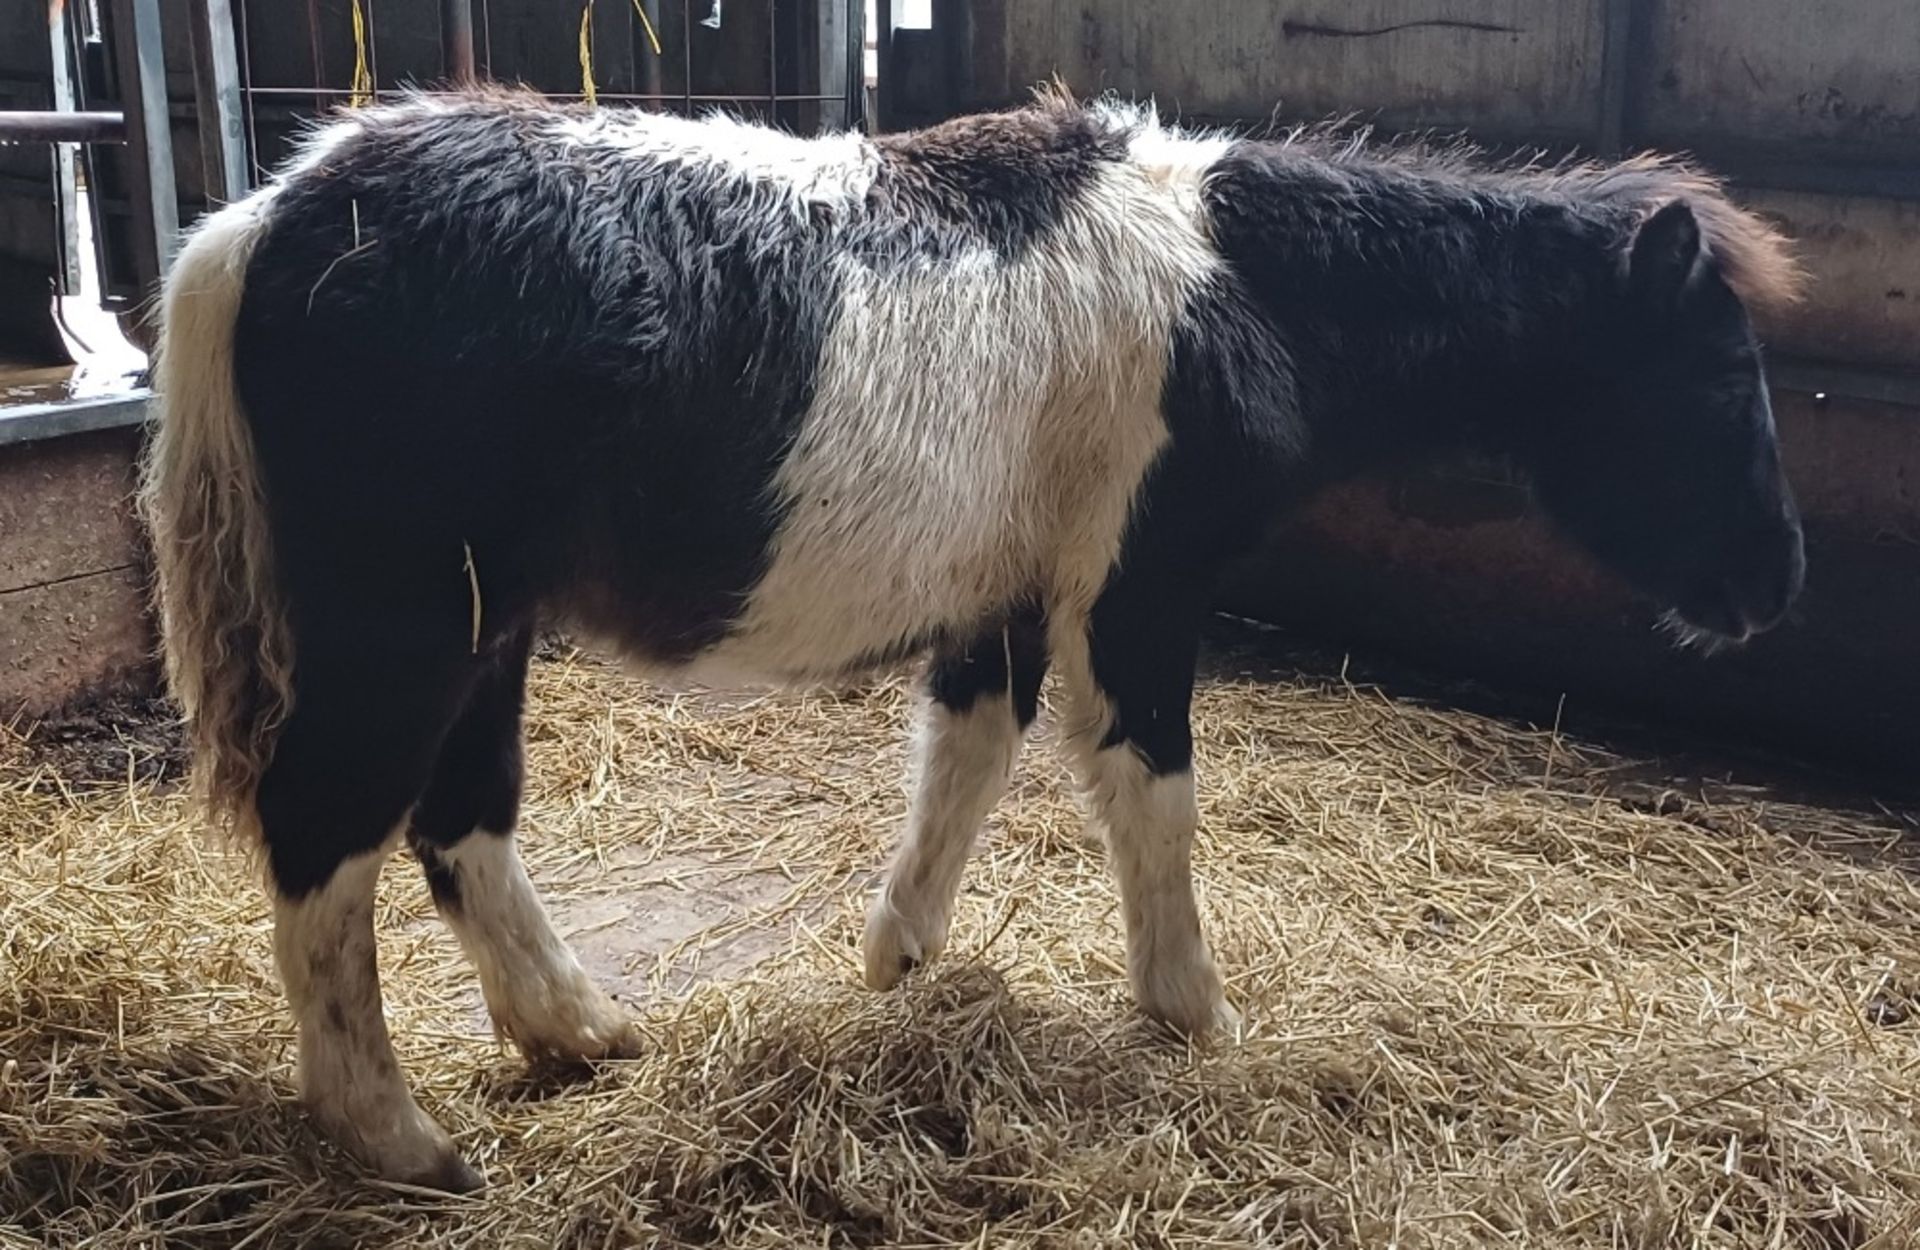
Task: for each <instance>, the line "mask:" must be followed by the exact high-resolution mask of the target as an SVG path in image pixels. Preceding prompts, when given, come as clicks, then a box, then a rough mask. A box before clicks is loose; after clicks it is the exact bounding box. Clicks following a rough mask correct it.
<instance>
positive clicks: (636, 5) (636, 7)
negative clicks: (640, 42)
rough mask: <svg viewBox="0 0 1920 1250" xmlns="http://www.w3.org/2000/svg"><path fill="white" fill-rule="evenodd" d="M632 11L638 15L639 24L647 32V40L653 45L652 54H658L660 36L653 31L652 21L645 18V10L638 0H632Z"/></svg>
mask: <svg viewBox="0 0 1920 1250" xmlns="http://www.w3.org/2000/svg"><path fill="white" fill-rule="evenodd" d="M633 11H634V12H635V13H638V14H639V15H640V26H641V28H642V29H644V30H645V31H646V32H647V42H648V43H650V44H652V45H653V54H654V55H655V56H659V55H660V54H661V53H660V36H659V35H656V34H654V33H653V23H652V22H651V21H649V20H647V10H646V7H645V6H644V5H642V4H641V3H640V0H633Z"/></svg>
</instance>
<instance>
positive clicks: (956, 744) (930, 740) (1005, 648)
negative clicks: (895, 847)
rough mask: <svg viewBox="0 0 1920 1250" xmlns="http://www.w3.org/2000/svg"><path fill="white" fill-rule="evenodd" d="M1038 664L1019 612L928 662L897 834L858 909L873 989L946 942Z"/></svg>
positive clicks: (1032, 696) (1036, 633) (1041, 668)
mask: <svg viewBox="0 0 1920 1250" xmlns="http://www.w3.org/2000/svg"><path fill="white" fill-rule="evenodd" d="M1046 664H1047V652H1046V641H1045V627H1044V624H1043V623H1042V622H1041V621H1040V620H1038V619H1037V618H1036V617H1032V616H1026V615H1023V616H1019V617H1016V618H1015V619H1014V620H1012V621H1011V622H1009V623H1008V624H1007V625H1006V626H1005V627H1004V628H1000V629H993V630H990V631H987V632H985V633H983V634H982V635H981V636H980V637H979V638H977V639H975V640H974V641H973V643H971V644H970V645H969V646H968V647H966V648H965V649H964V650H959V651H953V652H947V653H942V654H939V655H936V656H935V657H934V659H933V662H932V664H931V665H929V667H928V670H927V690H928V695H929V698H928V703H927V707H926V710H925V712H924V713H923V716H922V720H921V725H920V734H919V757H918V761H917V765H916V769H915V778H914V787H913V801H912V805H911V806H910V808H909V810H908V813H907V829H906V834H905V836H904V837H903V838H902V839H901V842H900V849H899V851H898V852H897V853H896V854H895V857H894V862H893V866H892V867H891V868H890V869H889V870H888V872H887V875H886V879H885V881H884V882H883V883H882V885H881V888H880V891H879V893H878V894H877V895H876V896H875V898H874V900H873V904H872V906H871V908H870V909H869V910H868V912H867V932H866V940H865V944H864V945H865V954H866V964H867V984H868V985H870V986H872V987H873V988H874V989H887V988H889V987H891V986H892V985H893V984H894V983H895V982H896V981H898V980H899V979H900V976H901V974H902V973H904V972H906V971H907V970H908V969H909V968H911V967H913V966H914V965H916V964H919V963H924V962H926V961H928V960H931V959H933V958H934V957H935V956H936V955H938V954H939V953H940V951H941V950H942V949H943V948H944V947H945V946H946V941H947V926H948V924H949V922H950V921H951V919H952V916H953V900H954V896H955V895H956V894H957V893H958V892H959V889H960V876H961V873H962V872H963V871H964V870H965V868H966V864H967V855H968V852H969V851H971V850H972V848H973V842H974V838H975V837H976V836H977V835H978V833H979V831H980V824H981V822H982V821H983V820H985V819H986V816H987V812H988V811H989V810H991V809H992V807H993V805H994V803H996V802H997V801H998V800H999V798H1000V796H1001V794H1002V793H1004V792H1005V790H1006V788H1007V781H1008V779H1009V778H1010V777H1011V775H1012V772H1013V762H1014V757H1015V756H1016V755H1017V754H1018V753H1019V749H1020V738H1021V735H1022V734H1023V733H1025V731H1026V729H1027V727H1028V726H1029V725H1031V724H1032V723H1033V719H1034V716H1035V714H1036V711H1037V708H1038V700H1039V695H1040V683H1041V680H1042V678H1043V677H1044V676H1045V674H1046Z"/></svg>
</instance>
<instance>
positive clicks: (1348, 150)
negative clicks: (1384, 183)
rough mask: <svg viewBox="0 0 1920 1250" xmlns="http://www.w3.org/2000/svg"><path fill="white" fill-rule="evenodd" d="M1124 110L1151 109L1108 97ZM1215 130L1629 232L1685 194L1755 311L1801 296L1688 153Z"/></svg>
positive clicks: (1426, 188) (1319, 128)
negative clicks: (1515, 148) (1557, 208)
mask: <svg viewBox="0 0 1920 1250" xmlns="http://www.w3.org/2000/svg"><path fill="white" fill-rule="evenodd" d="M1033 107H1037V108H1041V109H1060V108H1070V109H1077V108H1085V107H1095V108H1099V107H1102V103H1101V102H1098V101H1096V102H1094V103H1093V104H1092V105H1088V104H1086V103H1083V102H1080V101H1078V100H1076V99H1075V98H1074V97H1073V96H1071V95H1070V94H1067V93H1065V92H1064V91H1063V90H1061V89H1060V88H1059V87H1058V86H1055V87H1052V88H1048V89H1046V90H1043V91H1042V92H1041V93H1040V94H1039V98H1038V100H1037V102H1036V104H1035V105H1034V106H1033ZM1106 107H1109V108H1111V109H1112V110H1113V112H1114V113H1115V114H1124V113H1125V112H1127V111H1136V112H1138V116H1139V117H1140V119H1141V120H1140V124H1142V125H1144V124H1146V120H1147V118H1148V117H1150V116H1151V113H1150V106H1149V111H1139V110H1136V109H1135V108H1134V106H1129V105H1123V104H1119V103H1118V102H1117V101H1108V102H1106ZM1206 133H1212V134H1217V135H1220V136H1223V137H1230V138H1233V139H1235V140H1238V141H1240V142H1243V143H1248V144H1255V145H1259V146H1261V147H1264V148H1267V149H1269V150H1274V151H1277V152H1280V153H1283V154H1286V155H1288V156H1293V157H1297V158H1300V159H1304V160H1306V161H1311V162H1315V163H1318V164H1322V165H1325V166H1327V167H1328V168H1330V169H1334V170H1348V171H1353V172H1355V173H1366V174H1372V175H1375V176H1378V177H1381V178H1385V179H1389V180H1394V181H1401V180H1411V181H1413V182H1417V183H1418V184H1419V185H1420V187H1421V189H1422V191H1423V192H1425V193H1426V194H1428V195H1431V196H1434V197H1458V199H1459V200H1460V201H1461V202H1463V203H1469V204H1470V203H1473V202H1476V201H1481V202H1493V201H1508V202H1511V201H1517V200H1531V201H1544V202H1551V203H1557V204H1559V205H1561V206H1564V207H1566V208H1568V209H1569V210H1571V211H1573V212H1575V213H1576V214H1579V215H1582V216H1588V217H1590V218H1595V219H1607V220H1609V221H1610V222H1611V223H1612V224H1614V225H1616V226H1617V227H1618V228H1619V229H1620V231H1621V233H1622V235H1623V236H1624V235H1626V234H1629V233H1631V230H1632V229H1633V228H1634V227H1635V226H1637V225H1638V223H1639V222H1641V221H1643V220H1645V219H1646V218H1647V217H1649V216H1651V215H1652V214H1653V213H1654V212H1655V211H1657V210H1658V209H1659V208H1661V207H1662V206H1664V205H1666V204H1668V203H1671V202H1673V201H1675V200H1683V201H1685V202H1686V204H1687V205H1688V207H1689V208H1691V209H1692V210H1693V213H1694V216H1695V218H1696V219H1697V220H1698V221H1699V223H1700V228H1701V232H1702V235H1703V237H1704V239H1705V241H1706V245H1707V254H1708V256H1709V258H1710V259H1711V261H1712V263H1713V264H1714V265H1715V266H1716V268H1717V269H1718V270H1719V272H1720V274H1721V276H1722V277H1723V278H1724V279H1725V280H1726V282H1727V284H1728V285H1729V286H1730V287H1732V288H1733V291H1734V293H1735V294H1736V295H1738V296H1739V297H1740V298H1741V300H1742V301H1743V302H1744V303H1745V304H1746V305H1747V306H1748V307H1749V308H1751V309H1753V310H1755V311H1759V312H1765V311H1769V310H1773V309H1777V308H1780V307H1783V306H1785V305H1789V304H1792V303H1794V302H1795V301H1797V300H1798V299H1799V297H1800V294H1801V288H1802V286H1803V284H1804V273H1803V271H1802V270H1801V268H1800V266H1799V265H1798V263H1797V262H1796V261H1795V260H1794V258H1793V255H1792V253H1791V251H1790V250H1789V248H1788V245H1787V241H1786V239H1785V238H1784V237H1783V236H1782V235H1781V234H1780V232H1779V231H1778V230H1776V229H1775V228H1774V227H1773V226H1772V225H1771V224H1770V223H1769V222H1767V221H1766V220H1764V219H1763V218H1761V217H1760V216H1758V215H1757V214H1755V213H1753V212H1751V211H1750V210H1747V209H1744V208H1741V207H1740V206H1739V205H1737V204H1736V203H1734V201H1733V199H1732V198H1731V197H1730V196H1729V195H1728V193H1727V188H1726V184H1725V182H1724V181H1723V180H1722V179H1720V178H1719V177H1717V176H1716V175H1714V174H1713V173H1711V172H1709V171H1708V170H1706V169H1704V168H1702V167H1701V166H1700V165H1698V164H1696V163H1695V162H1694V161H1692V160H1691V159H1690V158H1688V157H1685V156H1680V155H1673V154H1663V153H1656V152H1641V153H1636V154H1634V155H1632V156H1628V157H1624V158H1622V159H1619V160H1613V161H1606V160H1598V159H1594V158H1591V157H1580V156H1563V157H1558V158H1555V157H1550V156H1549V155H1548V154H1547V153H1545V152H1543V151H1540V150H1529V151H1521V152H1517V153H1506V154H1503V153H1497V152H1495V151H1493V150H1491V149H1489V148H1487V147H1485V146H1483V145H1481V144H1478V143H1475V142H1474V141H1472V140H1471V139H1469V138H1467V137H1466V136H1464V135H1460V134H1449V133H1443V132H1403V133H1383V132H1381V131H1379V130H1378V129H1376V128H1375V127H1374V126H1373V125H1372V124H1370V123H1366V122H1362V121H1360V120H1358V119H1356V118H1355V117H1353V116H1351V115H1346V116H1338V117H1332V118H1327V119H1323V120H1320V121H1314V122H1303V123H1293V124H1287V125H1282V124H1279V123H1274V122H1269V123H1266V124H1264V125H1260V126H1243V127H1223V128H1218V129H1213V130H1210V131H1207V132H1206Z"/></svg>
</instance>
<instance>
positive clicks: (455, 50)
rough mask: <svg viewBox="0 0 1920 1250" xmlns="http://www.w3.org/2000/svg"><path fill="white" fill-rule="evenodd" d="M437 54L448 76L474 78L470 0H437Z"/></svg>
mask: <svg viewBox="0 0 1920 1250" xmlns="http://www.w3.org/2000/svg"><path fill="white" fill-rule="evenodd" d="M440 55H441V59H442V61H443V63H444V64H445V67H446V73H447V77H448V78H450V79H452V80H453V81H454V82H457V83H471V82H472V81H473V0H440Z"/></svg>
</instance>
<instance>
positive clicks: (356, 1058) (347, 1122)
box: [273, 842, 481, 1192]
mask: <svg viewBox="0 0 1920 1250" xmlns="http://www.w3.org/2000/svg"><path fill="white" fill-rule="evenodd" d="M391 851H392V843H391V842H390V843H388V844H387V845H386V846H383V847H381V848H380V849H379V850H375V851H369V852H367V853H365V854H363V855H356V856H354V857H353V858H351V859H349V860H347V861H346V862H345V863H343V864H341V865H340V867H339V868H337V869H336V870H335V871H334V874H333V876H332V878H331V879H330V880H328V882H327V883H326V885H324V886H322V887H321V888H320V889H318V890H316V891H314V892H313V893H311V894H308V895H306V896H305V897H303V898H299V899H286V898H276V899H275V900H274V917H273V953H274V957H275V959H276V961H277V962H278V963H279V965H280V979H281V981H282V983H283V984H284V985H285V987H286V992H287V998H288V999H289V1000H290V1002H291V1003H292V1006H293V1012H294V1018H295V1020H296V1021H297V1022H298V1024H299V1029H300V1059H299V1070H300V1093H301V1097H302V1099H303V1100H304V1101H305V1102H306V1104H307V1108H308V1110H309V1112H310V1113H311V1114H312V1115H313V1117H314V1119H315V1120H316V1121H317V1122H318V1123H319V1125H320V1127H321V1129H322V1130H323V1131H324V1132H326V1133H327V1134H328V1135H329V1136H330V1137H332V1138H333V1139H334V1140H335V1141H338V1142H340V1143H341V1144H342V1145H343V1146H345V1147H346V1148H347V1149H348V1150H350V1151H352V1152H353V1153H354V1154H355V1155H357V1156H358V1157H359V1158H360V1159H361V1160H362V1161H363V1162H365V1163H366V1164H367V1165H368V1166H369V1167H371V1168H373V1169H374V1170H375V1171H376V1172H378V1173H379V1174H380V1175H381V1176H383V1177H385V1178H387V1179H389V1180H395V1181H404V1182H407V1183H410V1184H416V1185H425V1186H428V1187H430V1188H434V1189H443V1190H448V1191H452V1192H464V1191H467V1190H471V1189H477V1188H479V1186H480V1184H481V1180H480V1175H479V1173H477V1172H475V1171H474V1170H473V1169H472V1168H470V1167H468V1166H467V1164H466V1163H465V1161H463V1160H462V1159H461V1158H460V1154H459V1152H458V1151H457V1150H455V1149H454V1146H453V1141H452V1139H450V1138H449V1137H448V1136H447V1134H446V1131H445V1130H443V1129H442V1128H441V1127H440V1126H439V1125H438V1124H435V1123H434V1122H433V1120H432V1119H431V1118H430V1117H429V1116H428V1115H427V1114H426V1112H424V1111H422V1110H420V1107H419V1105H418V1104H416V1103H415V1102H414V1101H413V1095H412V1094H411V1093H410V1092H409V1091H408V1089H407V1082H406V1078H405V1077H404V1076H402V1075H401V1072H400V1061H399V1059H398V1058H397V1057H396V1056H395V1055H394V1053H393V1042H392V1040H391V1039H390V1038H389V1037H388V1035H387V1021H386V1016H385V1015H384V1014H383V1012H382V1010H381V1002H380V971H379V965H378V961H377V958H376V954H375V949H374V939H373V890H374V885H375V883H376V882H378V881H379V879H380V867H381V865H382V864H384V863H385V862H386V860H387V856H388V855H389V854H390V853H391Z"/></svg>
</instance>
